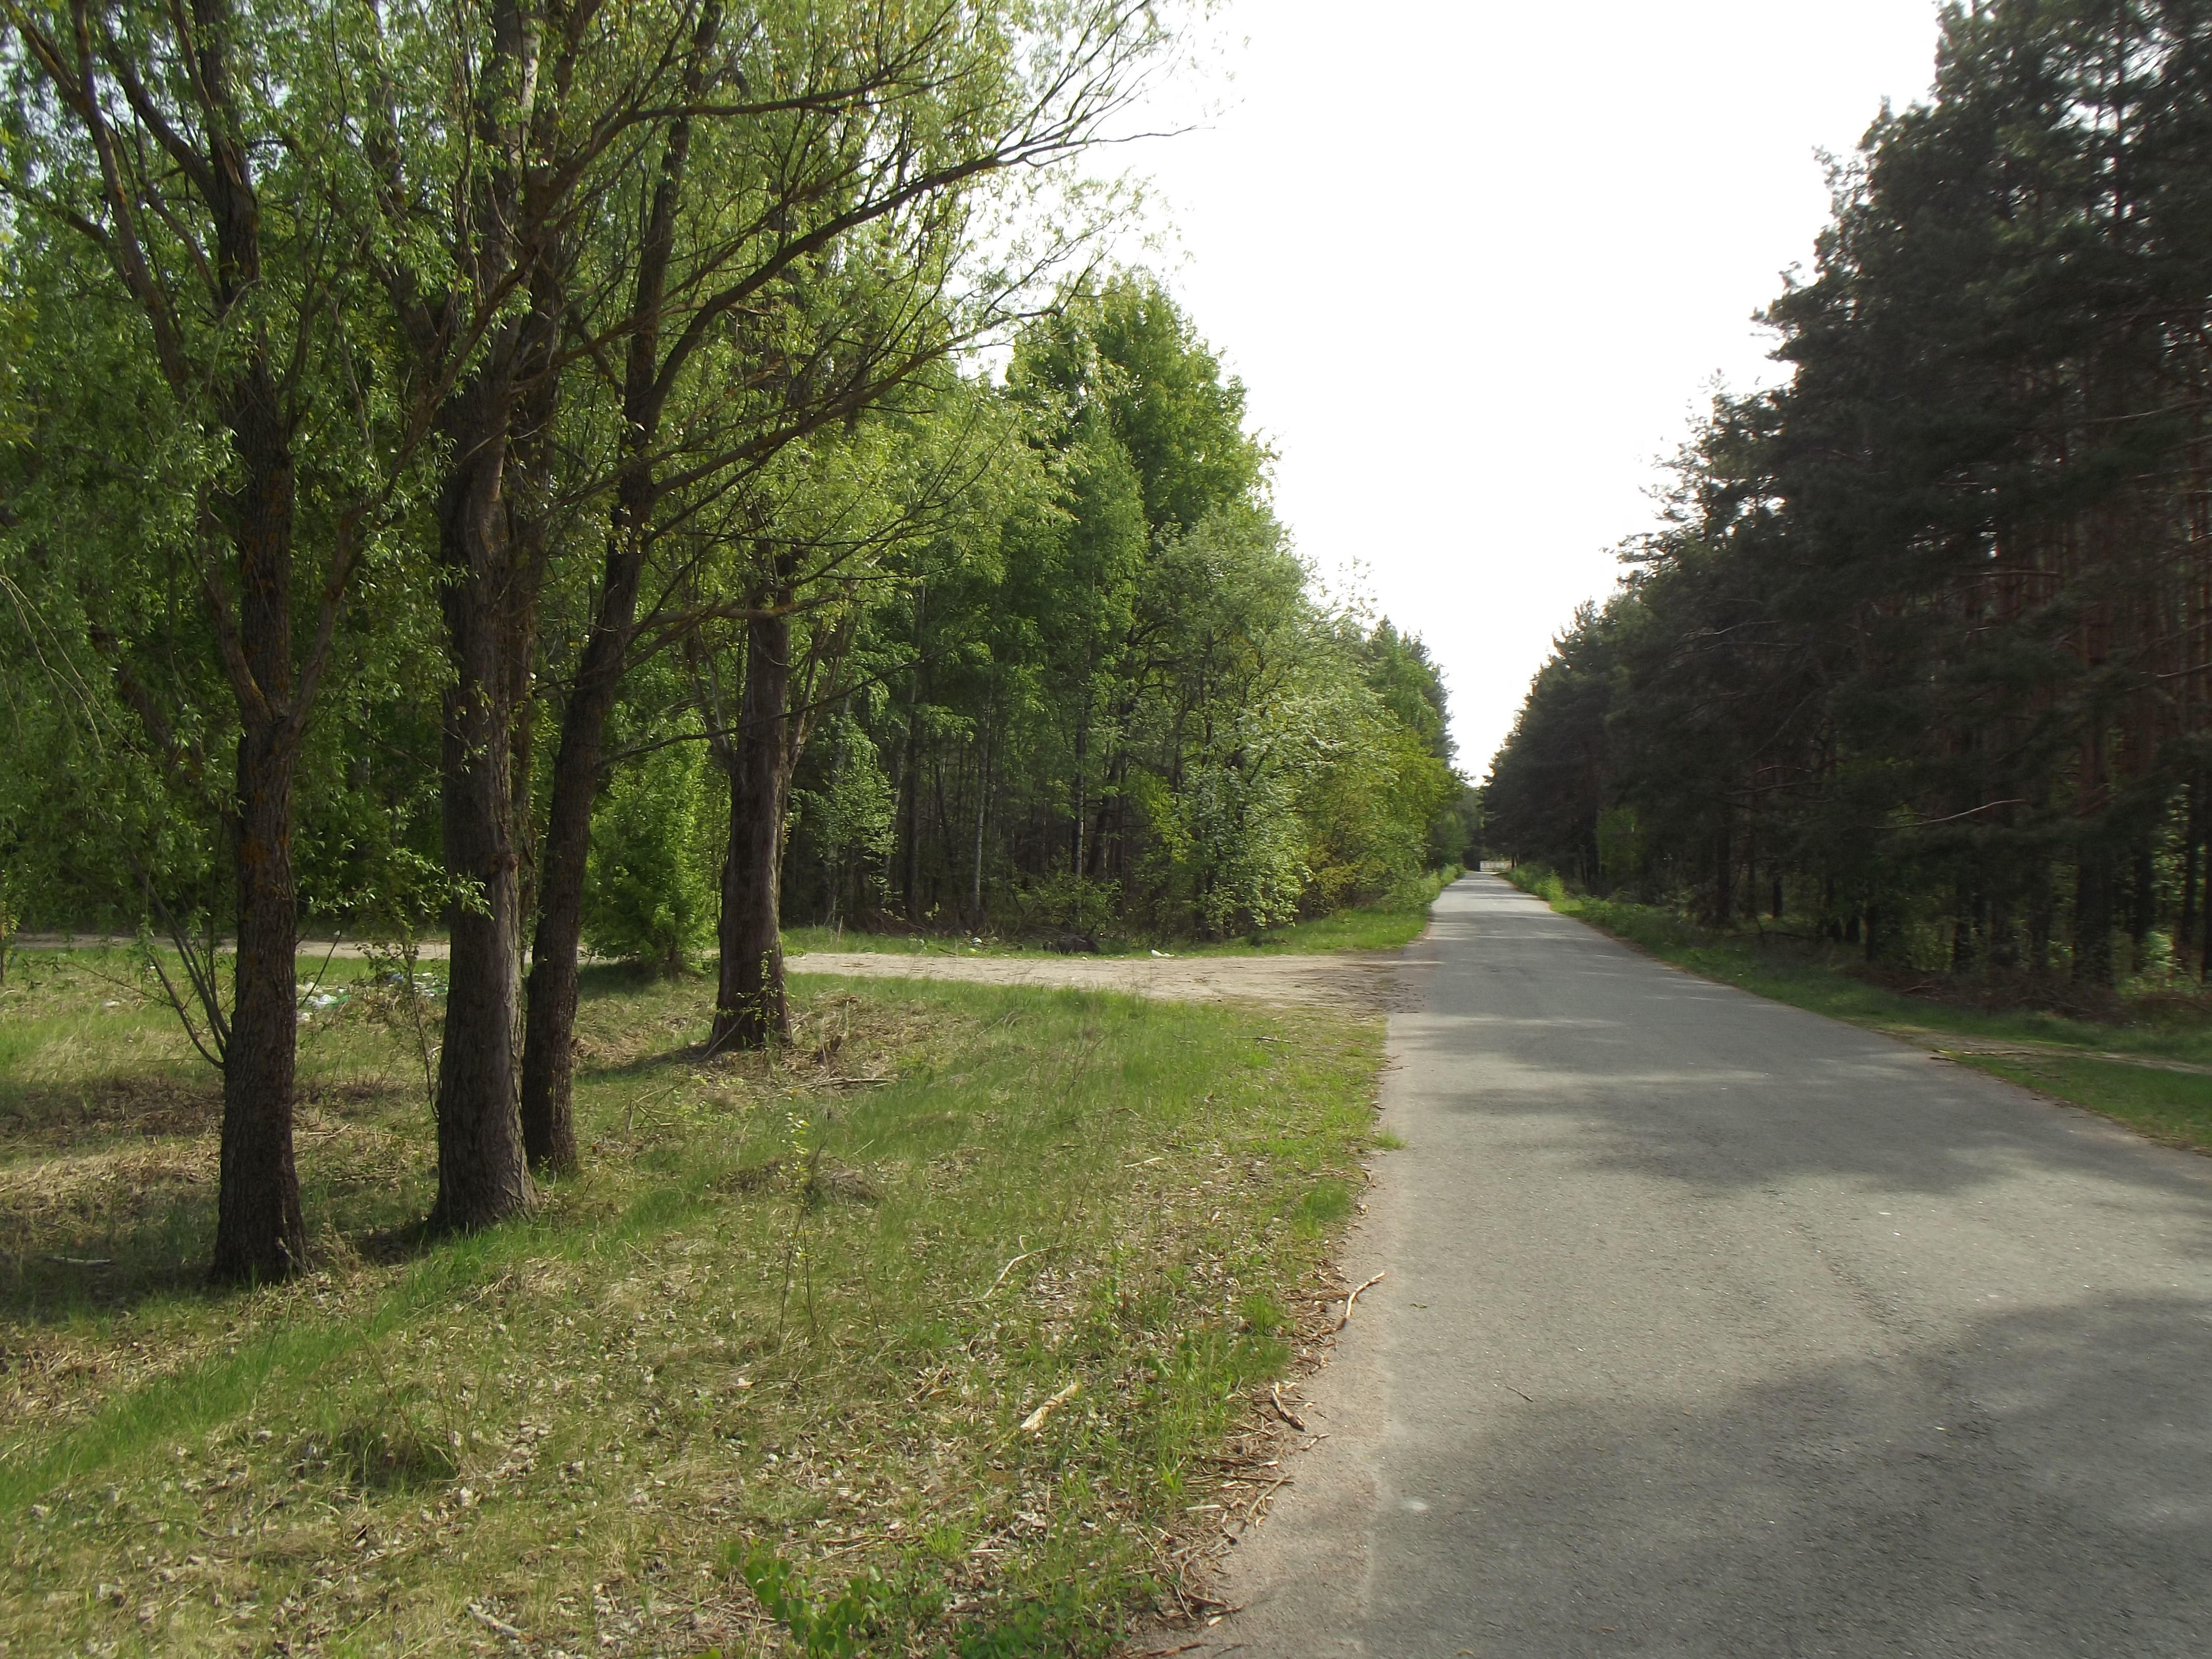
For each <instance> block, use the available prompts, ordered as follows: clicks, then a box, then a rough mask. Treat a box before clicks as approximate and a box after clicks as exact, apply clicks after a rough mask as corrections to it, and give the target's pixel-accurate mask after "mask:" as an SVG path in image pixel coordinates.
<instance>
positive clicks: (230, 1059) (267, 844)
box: [209, 727, 307, 1285]
mask: <svg viewBox="0 0 2212 1659" xmlns="http://www.w3.org/2000/svg"><path fill="white" fill-rule="evenodd" d="M288 748H289V745H283V744H279V743H276V742H272V741H271V734H270V732H268V731H267V730H266V728H265V727H264V729H261V730H258V731H255V730H248V731H247V732H244V733H242V734H241V735H240V738H239V742H238V808H239V813H238V821H237V824H236V827H235V831H234V856H235V860H236V867H237V872H238V964H237V973H236V979H235V981H234V982H235V986H236V995H235V998H234V1002H233V1006H232V1009H231V1016H230V1040H229V1042H228V1046H227V1047H226V1048H225V1050H224V1054H223V1074H222V1153H221V1157H220V1164H221V1170H222V1177H221V1183H220V1186H219V1187H218V1188H217V1195H216V1229H215V1255H214V1258H213V1261H212V1262H211V1263H210V1268H209V1275H210V1278H213V1279H216V1280H217V1281H218V1282H221V1283H224V1284H234V1285H246V1284H254V1283H257V1282H258V1283H268V1282H270V1281H272V1280H276V1279H289V1278H290V1277H291V1276H292V1275H293V1274H295V1273H298V1272H300V1271H301V1269H302V1268H304V1267H306V1266H307V1223H306V1220H305V1218H303V1217H302V1215H301V1210H300V1177H299V1174H298V1170H297V1168H296V1166H295V1163H294V1161H293V1148H292V1096H293V1073H294V1067H295V1060H296V1055H297V1052H298V1042H299V1012H298V1003H297V997H298V992H297V982H296V973H295V950H296V949H297V946H298V943H299V902H298V896H297V893H296V890H295V887H294V884H293V879H292V824H291V817H292V811H291V797H292V767H293V757H292V755H291V754H290V753H289V752H286V750H287V749H288Z"/></svg>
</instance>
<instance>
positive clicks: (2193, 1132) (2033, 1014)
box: [1514, 866, 2212, 1150]
mask: <svg viewBox="0 0 2212 1659" xmlns="http://www.w3.org/2000/svg"><path fill="white" fill-rule="evenodd" d="M1514 875H1515V879H1516V881H1517V882H1518V883H1519V884H1521V885H1522V887H1523V888H1524V889H1525V890H1528V891H1530V892H1533V893H1534V894H1536V895H1537V896H1539V897H1541V898H1543V899H1545V900H1546V901H1547V902H1549V903H1550V904H1551V906H1552V907H1553V908H1554V909H1556V910H1558V911H1559V912H1560V913H1561V914H1563V915H1571V916H1574V917H1576V918H1577V919H1578V920H1581V921H1587V922H1589V923H1590V924H1591V925H1592V926H1594V927H1599V928H1601V929H1603V930H1604V931H1605V932H1607V933H1611V934H1613V936H1615V937H1616V938H1619V939H1626V940H1627V941H1628V942H1629V943H1631V944H1633V945H1639V946H1641V947H1642V948H1644V950H1646V951H1650V953H1651V954H1652V955H1654V956H1656V957H1659V958H1661V959H1662V961H1666V962H1670V963H1674V965H1675V966H1677V967H1680V968H1686V969H1689V970H1690V971H1691V972H1692V973H1695V974H1698V975H1702V976H1703V977H1705V978H1707V979H1712V980H1717V981H1721V982H1722V983H1723V984H1728V985H1734V986H1737V987H1741V988H1742V989H1744V990H1747V991H1750V992H1753V993H1754V994H1758V995H1759V996H1764V997H1770V998H1771V999H1773V1000H1775V1001H1777V1002H1786V1003H1789V1004H1790V1005H1791V1006H1795V1007H1799V1008H1807V1009H1810V1010H1811V1011H1812V1012H1814V1013H1818V1014H1826V1015H1827V1016H1828V1017H1829V1018H1832V1019H1841V1020H1847V1021H1849V1022H1850V1023H1851V1024H1855V1025H1863V1026H1866V1027H1868V1028H1869V1029H1871V1030H1878V1031H1882V1032H1886V1033H1887V1034H1889V1035H1892V1036H1901V1037H1905V1038H1907V1039H1908V1040H1910V1041H1912V1042H1919V1043H1922V1044H1923V1045H1924V1046H1926V1047H1928V1048H1932V1049H1935V1050H1936V1051H1937V1052H1939V1053H1942V1054H1946V1055H1948V1056H1949V1057H1950V1058H1952V1059H1954V1060H1960V1061H1961V1062H1962V1063H1964V1064H1966V1065H1970V1066H1977V1067H1978V1068H1979V1069H1981V1070H1983V1071H1986V1072H1989V1073H1991V1074H1992V1075H1995V1076H1998V1077H2002V1078H2006V1079H2009V1080H2011V1081H2014V1082H2018V1083H2025V1084H2027V1085H2030V1086H2032V1087H2034V1088H2037V1089H2039V1090H2041V1091H2043V1092H2045V1093H2046V1094H2050V1095H2052V1096H2055V1097H2057V1098H2059V1099H2061V1100H2065V1101H2069V1102H2071V1103H2074V1104H2075V1105H2077V1106H2083V1107H2087V1109H2090V1110H2092V1111H2094V1112H2100V1113H2102V1114H2104V1115H2106V1116H2108V1117H2112V1118H2114V1119H2116V1120H2118V1121H2121V1122H2124V1123H2128V1124H2131V1125H2134V1126H2135V1127H2139V1128H2142V1129H2143V1130H2145V1131H2146V1132H2148V1133H2151V1134H2154V1135H2155V1136H2157V1137H2159V1138H2160V1139H2166V1140H2169V1141H2172V1142H2173V1143H2175V1144H2177V1145H2182V1146H2193V1147H2197V1148H2199V1149H2208V1150H2212V1074H2197V1073H2189V1072H2179V1071H2172V1070H2166V1069H2161V1068H2160V1067H2157V1066H2149V1065H2144V1064H2140V1063H2130V1061H2131V1060H2133V1061H2144V1060H2151V1061H2167V1062H2178V1063H2179V1064H2182V1065H2185V1066H2212V1018H2207V1017H2206V1014H2205V1013H2204V1012H2203V1010H2202V1009H2200V1008H2195V1007H2192V1006H2190V1005H2189V1004H2188V1003H2187V1001H2186V1000H2184V999H2180V998H2164V999H2159V1000H2151V999H2140V1000H2138V1001H2137V1009H2138V1012H2137V1013H2136V1017H2135V1018H2130V1019H2129V1020H2127V1021H2125V1022H2124V1023H2123V1022H2117V1021H2115V1022H2106V1021H2099V1020H2090V1019H2083V1018H2070V1017H2069V1016H2067V1015H2064V1014H2061V1013H2056V1012H2047V1011H2043V1010H2038V1009H2033V1008H2008V1007H2001V1006H2000V1007H1992V1006H1974V1005H1973V1004H1972V1003H1971V1002H1968V1001H1966V1000H1963V999H1964V996H1965V994H1966V993H1967V992H1969V991H1971V989H1972V987H1948V986H1946V984H1945V983H1944V981H1943V976H1942V975H1935V974H1931V975H1928V976H1927V977H1926V978H1925V980H1924V981H1922V983H1923V985H1924V986H1925V987H1926V990H1925V992H1924V993H1923V994H1908V993H1905V992H1903V991H1899V990H1895V989H1892V988H1889V987H1886V986H1884V985H1882V984H1880V983H1877V982H1875V981H1871V980H1869V979H1866V978H1863V977H1862V976H1860V975H1858V974H1857V973H1855V972H1854V971H1853V969H1855V968H1856V967H1857V965H1858V963H1859V962H1860V960H1861V957H1860V956H1859V953H1858V952H1857V951H1854V950H1851V949H1849V948H1847V947H1842V946H1808V945H1804V944H1802V942H1799V941H1795V940H1790V939H1782V938H1779V937H1769V938H1767V939H1759V938H1758V937H1756V936H1752V937H1746V936H1744V935H1741V934H1717V933H1713V932H1711V931H1710V930H1707V929H1704V928H1699V927H1694V926H1692V924H1690V923H1688V922H1686V921H1684V920H1682V919H1681V918H1680V917H1678V916H1676V915H1674V914H1672V913H1671V912H1668V911H1665V910H1661V909H1657V908H1653V907H1651V906H1649V905H1641V904H1627V903H1621V902H1614V901H1610V900H1606V899H1599V898H1593V897H1590V896H1587V895H1583V894H1577V893H1572V892H1570V891H1568V890H1566V889H1565V886H1564V885H1563V884H1561V883H1560V881H1559V878H1558V877H1557V876H1556V875H1553V874H1552V873H1551V872H1547V871H1544V870H1542V869H1541V868H1536V867H1533V866H1524V867H1523V868H1522V870H1520V871H1517V872H1514ZM1947 991H1956V992H1957V994H1958V995H1957V998H1956V999H1955V1000H1954V999H1952V998H1947V997H1946V996H1941V995H1938V994H1936V993H1940V992H1947ZM1959 1038H1963V1039H1967V1041H1966V1042H1954V1041H1953V1039H1959ZM1984 1048H2000V1049H2003V1048H2010V1049H2014V1050H2016V1051H2018V1052H2013V1053H1988V1052H1978V1050H1981V1049H1984Z"/></svg>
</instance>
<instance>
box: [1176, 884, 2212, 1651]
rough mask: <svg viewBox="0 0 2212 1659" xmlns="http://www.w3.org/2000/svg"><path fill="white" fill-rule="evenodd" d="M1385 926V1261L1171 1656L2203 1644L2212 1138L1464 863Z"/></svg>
mask: <svg viewBox="0 0 2212 1659" xmlns="http://www.w3.org/2000/svg"><path fill="white" fill-rule="evenodd" d="M1408 958H1409V967H1408V969H1407V973H1408V979H1409V985H1410V988H1411V989H1412V990H1413V991H1414V992H1415V993H1417V994H1418V997H1419V1012H1405V1013H1401V1014H1397V1015H1394V1016H1393V1018H1392V1019H1391V1024H1390V1030H1391V1040H1392V1048H1393V1050H1394V1053H1395V1056H1396V1060H1397V1066H1396V1069H1395V1072H1394V1073H1393V1075H1392V1077H1391V1079H1390V1081H1389V1085H1388V1092H1387V1097H1386V1121H1387V1123H1388V1124H1389V1127H1391V1128H1392V1129H1394V1130H1395V1132H1396V1133H1397V1134H1399V1135H1400V1136H1401V1137H1402V1138H1403V1139H1404V1140H1405V1142H1406V1143H1407V1145H1406V1147H1405V1149H1404V1150H1403V1151H1399V1152H1390V1153H1389V1154H1387V1155H1385V1156H1383V1158H1380V1159H1379V1160H1378V1164H1377V1169H1378V1175H1379V1176H1380V1180H1379V1182H1378V1185H1377V1186H1376V1188H1375V1191H1374V1193H1373V1194H1372V1195H1371V1197H1370V1208H1369V1212H1368V1214H1367V1216H1366V1217H1365V1218H1364V1221H1363V1222H1362V1225H1361V1226H1360V1227H1359V1229H1358V1231H1357V1232H1356V1233H1355V1235H1354V1237H1353V1239H1352V1244H1351V1253H1350V1256H1349V1259H1348V1260H1347V1261H1346V1270H1347V1272H1348V1273H1351V1274H1352V1276H1353V1277H1354V1279H1364V1278H1365V1277H1366V1276H1367V1275H1368V1274H1370V1273H1374V1272H1375V1271H1376V1270H1377V1269H1380V1268H1387V1269H1388V1270H1389V1277H1388V1278H1387V1279H1384V1280H1383V1282H1382V1283H1381V1284H1379V1285H1376V1286H1375V1288H1374V1289H1373V1290H1371V1291H1369V1292H1368V1293H1367V1294H1366V1295H1365V1296H1364V1297H1362V1298H1361V1299H1360V1302H1359V1306H1358V1315H1357V1316H1355V1319H1354V1321H1353V1322H1352V1327H1351V1328H1350V1329H1349V1330H1347V1332H1346V1334H1345V1337H1344V1339H1343V1340H1342V1343H1341V1345H1340V1349H1339V1351H1338V1353H1337V1356H1336V1358H1335V1359H1334V1363H1333V1364H1330V1365H1329V1367H1328V1369H1327V1370H1324V1371H1323V1372H1322V1373H1321V1375H1320V1376H1318V1377H1316V1378H1315V1379H1314V1380H1313V1382H1312V1383H1311V1384H1310V1389H1309V1391H1308V1395H1307V1398H1308V1400H1309V1402H1310V1405H1309V1407H1308V1415H1307V1417H1306V1421H1307V1424H1308V1426H1309V1427H1310V1428H1311V1429H1314V1430H1316V1431H1326V1433H1327V1435H1328V1437H1327V1438H1325V1439H1323V1440H1322V1441H1321V1442H1320V1443H1319V1444H1318V1445H1317V1446H1316V1449H1313V1450H1312V1451H1310V1452H1307V1453H1304V1454H1302V1455H1300V1456H1298V1457H1297V1458H1296V1459H1293V1460H1292V1461H1291V1462H1287V1463H1286V1464H1285V1472H1286V1473H1289V1474H1291V1475H1292V1477H1293V1484H1292V1485H1291V1486H1290V1487H1289V1488H1288V1489H1287V1490H1286V1491H1285V1493H1284V1495H1283V1497H1282V1498H1280V1499H1279V1501H1278V1503H1277V1504H1276V1507H1275V1510H1274V1512H1273V1514H1272V1515H1271V1516H1270V1517H1269V1518H1268V1519H1267V1522H1265V1523H1264V1524H1263V1525H1262V1526H1261V1527H1260V1528H1258V1529H1257V1530H1256V1531H1255V1532H1253V1533H1251V1534H1248V1535H1247V1537H1246V1540H1245V1541H1244V1542H1243V1545H1242V1546H1240V1547H1238V1548H1237V1550H1236V1551H1234V1552H1233V1553H1232V1554H1233V1556H1234V1558H1235V1559H1234V1562H1233V1565H1232V1566H1231V1570H1230V1575H1229V1583H1228V1593H1229V1595H1230V1596H1231V1599H1232V1600H1234V1601H1238V1602H1241V1603H1244V1604H1246V1611H1244V1612H1243V1613H1239V1614H1237V1615H1235V1616H1233V1617H1231V1618H1230V1619H1227V1620H1225V1621H1223V1622H1222V1623H1220V1624H1219V1625H1218V1626H1214V1627H1213V1628H1212V1630H1210V1631H1208V1632H1206V1633H1205V1639H1204V1641H1203V1644H1202V1646H1201V1648H1200V1649H1199V1650H1203V1651H1207V1652H1212V1653H1228V1652H1232V1651H1233V1652H1239V1653H1241V1654H1242V1655H1243V1656H1244V1659H1278V1656H1280V1659H1292V1656H1295V1659H1315V1656H1333V1655H1343V1654H1362V1655H1373V1656H1383V1659H1429V1656H1437V1659H1454V1656H1461V1655H1472V1656H1476V1659H1541V1656H1553V1655H1584V1654H1588V1655H1612V1654H1668V1655H1682V1656H1700V1659H1709V1656H1718V1655H1739V1654H1741V1655H1762V1656H1763V1655H1804V1656H1816V1655H1850V1656H1860V1655H1884V1656H1887V1655H1919V1656H1930V1655H1954V1654H1972V1655H1988V1656H2008V1659H2038V1656H2045V1655H2051V1656H2057V1655H2068V1656H2097V1659H2115V1656H2120V1655H2134V1654H2158V1655H2176V1656H2180V1655H2189V1656H2203V1655H2205V1654H2208V1653H2212V1159H2206V1158H2200V1157H2197V1156H2195V1155H2193V1154H2189V1153H2183V1152H2172V1151H2168V1150H2166V1149H2163V1148H2160V1147H2158V1146H2151V1145H2148V1144H2147V1143H2145V1142H2142V1141H2141V1140H2138V1139H2134V1138H2132V1137H2130V1136H2129V1135H2128V1134H2126V1133H2124V1132H2122V1131H2121V1130H2119V1129H2118V1128H2115V1127H2112V1126H2110V1125H2108V1124H2106V1123H2105V1122H2104V1121H2101V1120H2099V1119H2096V1118H2093V1117H2091V1116H2089V1115H2087V1114H2084V1113H2081V1112H2076V1111H2073V1110H2070V1109H2064V1108H2061V1107H2057V1106H2054V1105H2052V1104H2051V1103H2047V1102H2045V1101H2043V1100H2040V1099H2039V1098H2037V1097H2033V1096H2032V1095H2029V1094H2027V1093H2025V1092H2023V1091H2018V1090H2015V1089H2013V1088H2010V1087H2008V1086H2007V1085H2002V1084H2000V1083H1997V1082H1996V1081H1993V1080H1991V1079H1987V1078H1984V1077H1982V1076H1980V1075H1978V1074H1977V1073H1972V1072H1970V1071H1966V1070H1964V1069H1962V1068H1960V1067H1958V1066H1953V1065H1950V1064H1948V1063H1946V1062H1943V1061H1941V1060H1934V1059H1931V1058H1930V1057H1929V1055H1928V1054H1924V1053H1923V1052H1921V1051H1919V1050H1917V1049H1914V1048H1907V1047H1905V1046H1904V1045H1902V1044H1900V1043H1897V1042H1890V1041H1888V1040H1887V1039H1884V1038H1881V1037H1879V1036H1871V1035H1869V1034H1867V1033H1864V1032H1862V1031H1859V1030H1854V1029H1852V1028H1850V1027H1848V1026H1844V1025H1840V1024H1833V1023H1832V1022H1830V1021H1827V1020H1825V1019H1822V1018H1818V1017H1817V1016H1814V1015H1812V1014H1808V1013H1804V1012H1799V1011H1797V1010H1795V1009H1790V1008H1786V1007H1782V1006H1778V1005H1776V1004H1773V1003H1770V1002H1765V1001H1761V1000H1759V999H1757V998H1754V997H1751V996H1748V995H1746V994H1741V993H1740V992H1736V991H1734V990H1730V989H1728V988H1725V987H1720V986H1716V985H1712V984H1709V983H1706V982H1705V981H1700V980H1698V979H1695V978H1692V977H1691V976H1689V975H1684V974H1681V973H1678V972H1676V971H1674V970H1673V969H1668V968H1666V967H1664V966H1662V965H1661V964H1659V963H1655V962H1652V961H1650V960H1649V959H1648V958H1646V957H1642V956H1640V955H1638V953H1636V952H1634V951H1630V950H1628V949H1626V947H1624V946H1621V945H1616V944H1614V943H1613V942H1612V941H1610V940H1608V939H1605V938H1603V937H1601V936H1600V935H1599V934H1597V933H1593V932H1591V931H1589V929H1587V928H1585V927H1582V926H1580V925H1579V924H1577V923H1576V922H1573V921H1567V920H1565V919H1564V918H1562V917H1559V916H1557V915H1553V913H1552V912H1551V911H1550V910H1548V909H1547V908H1546V907H1545V906H1543V905H1542V904H1541V903H1539V902H1537V901H1535V900H1534V899H1531V898H1528V897H1526V896H1522V894H1520V893H1519V892H1517V891H1516V890H1513V889H1512V888H1510V887H1509V886H1508V885H1507V884H1505V883H1504V882H1503V881H1500V880H1498V879H1497V878H1494V877H1474V878H1469V879H1468V880H1465V881H1462V883H1460V884H1458V885H1457V886H1455V887H1454V888H1452V889H1451V890H1449V891H1448V892H1447V893H1446V894H1445V895H1444V896H1443V899H1442V900H1441V901H1440V902H1439V903H1438V905H1437V921H1436V925H1435V926H1434V927H1432V928H1431V932H1430V933H1429V935H1428V937H1427V938H1426V939H1424V940H1423V941H1422V943H1421V944H1419V945H1416V946H1414V947H1413V949H1412V950H1411V951H1409V952H1408ZM1184 1639H1186V1640H1188V1639H1189V1638H1184Z"/></svg>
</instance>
